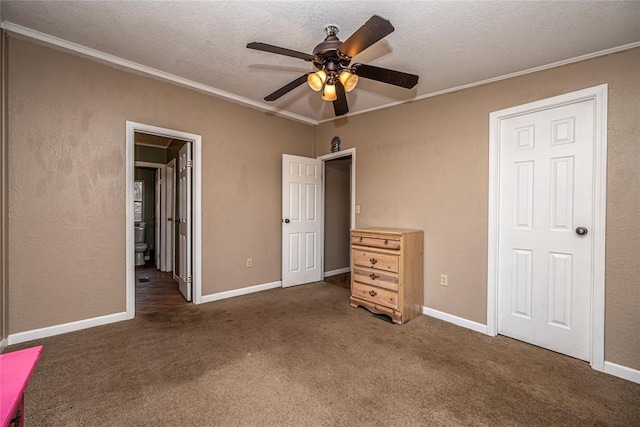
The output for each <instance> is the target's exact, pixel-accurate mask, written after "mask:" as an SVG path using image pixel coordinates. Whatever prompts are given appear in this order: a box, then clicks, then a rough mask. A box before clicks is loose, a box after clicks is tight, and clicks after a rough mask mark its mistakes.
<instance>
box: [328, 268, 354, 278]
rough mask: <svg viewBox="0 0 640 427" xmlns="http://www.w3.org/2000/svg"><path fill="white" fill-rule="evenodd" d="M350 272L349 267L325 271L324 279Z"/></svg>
mask: <svg viewBox="0 0 640 427" xmlns="http://www.w3.org/2000/svg"><path fill="white" fill-rule="evenodd" d="M350 271H351V267H344V268H338V269H337V270H331V271H325V272H324V277H325V278H327V277H331V276H337V275H338V274H343V273H349V272H350Z"/></svg>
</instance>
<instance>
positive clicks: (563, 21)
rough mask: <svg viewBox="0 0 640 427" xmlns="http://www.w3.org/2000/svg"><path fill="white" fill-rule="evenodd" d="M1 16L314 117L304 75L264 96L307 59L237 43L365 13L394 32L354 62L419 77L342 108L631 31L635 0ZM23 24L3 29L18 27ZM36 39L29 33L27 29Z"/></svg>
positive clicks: (452, 84) (525, 66) (100, 5)
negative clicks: (274, 95) (410, 85)
mask: <svg viewBox="0 0 640 427" xmlns="http://www.w3.org/2000/svg"><path fill="white" fill-rule="evenodd" d="M0 7H1V10H0V13H1V14H2V18H3V20H4V22H3V26H4V27H5V28H6V29H7V30H9V31H10V32H13V33H14V35H17V34H19V33H21V34H22V37H27V38H28V37H30V35H29V34H34V33H33V32H31V33H30V32H29V31H26V30H25V29H29V30H36V31H38V32H41V33H45V34H46V35H50V36H55V37H57V38H60V39H63V40H66V41H70V42H73V43H77V44H79V45H82V46H86V47H89V48H91V49H95V50H97V51H101V52H104V53H107V54H110V55H114V56H116V57H119V58H123V59H125V60H128V61H132V62H135V63H137V64H141V65H144V66H146V67H151V68H154V69H156V70H160V71H163V72H166V73H170V74H172V75H174V76H178V77H181V78H184V79H188V80H190V81H192V82H196V83H198V84H201V85H205V86H203V87H207V88H211V89H213V90H210V91H209V92H218V93H221V94H222V96H227V95H228V96H229V97H231V98H235V99H236V100H240V102H243V101H247V102H248V103H249V104H253V105H256V104H258V105H264V106H266V107H267V108H270V107H269V106H271V107H275V108H276V109H277V110H279V111H281V112H284V113H285V114H287V113H292V115H297V116H301V117H304V118H308V119H309V121H311V122H315V121H323V120H327V119H331V118H333V108H332V105H331V103H329V102H324V101H322V100H321V99H320V94H318V93H316V92H313V91H312V90H311V89H309V87H308V86H306V85H303V86H300V87H298V88H297V89H295V90H293V91H292V92H290V93H289V94H287V95H285V96H283V97H282V98H280V99H279V100H277V101H276V102H273V103H267V102H266V101H264V100H263V97H264V96H266V95H267V94H269V93H271V92H273V91H274V90H276V89H278V88H279V87H281V86H283V85H285V84H286V83H288V82H290V81H292V80H294V79H295V78H297V77H299V76H300V75H302V74H304V73H306V72H308V71H312V69H313V68H312V65H311V64H309V63H307V62H304V61H302V60H299V59H295V58H289V57H284V56H280V55H275V54H269V53H264V52H260V51H255V50H249V49H246V47H245V46H246V44H247V43H248V42H253V41H260V42H264V43H268V44H273V45H278V46H282V47H286V48H290V49H294V50H298V51H302V52H308V53H311V51H312V50H313V48H314V46H315V45H317V44H318V43H320V42H321V41H322V40H323V39H324V36H325V34H324V27H325V26H326V25H327V24H335V25H338V26H339V27H340V33H339V34H338V36H339V37H340V39H341V40H345V39H346V38H347V37H348V36H349V35H350V34H351V33H353V32H354V31H355V30H356V29H358V28H359V27H360V26H361V25H362V24H363V23H364V22H365V21H366V20H367V19H368V18H369V17H371V15H373V14H378V15H380V16H382V17H384V18H386V19H388V20H390V21H391V23H392V24H393V26H394V27H395V32H393V33H392V34H390V35H389V36H388V37H386V38H385V39H384V40H383V41H381V42H379V43H377V44H376V45H374V46H372V47H371V48H369V49H367V50H366V51H364V52H362V53H361V54H360V55H357V56H356V57H355V59H354V62H362V63H369V64H371V65H376V66H380V67H386V68H392V69H396V70H400V71H405V72H409V73H413V74H418V75H419V76H420V81H419V83H418V85H417V86H416V87H415V88H414V89H411V90H407V89H402V88H397V87H394V86H390V85H386V84H384V83H380V82H376V81H371V80H365V79H360V83H359V84H358V87H357V88H356V89H355V90H354V91H353V92H352V93H350V94H348V95H347V98H348V101H349V107H350V110H351V113H355V112H359V111H364V110H369V109H373V108H380V107H382V106H385V105H390V104H394V103H398V102H402V101H405V100H410V99H413V98H415V97H421V96H426V95H428V94H433V93H436V92H441V91H446V90H449V89H452V88H456V87H460V86H464V85H469V84H473V83H476V82H480V81H484V80H488V79H492V78H496V77H499V76H504V75H508V74H511V73H517V72H521V71H524V70H529V69H532V68H536V67H542V66H545V65H548V64H553V63H556V62H560V61H565V60H567V59H571V58H576V57H579V56H583V55H589V54H592V53H594V52H599V51H603V50H607V49H612V48H616V47H619V46H623V45H627V44H630V43H637V42H638V41H640V2H638V1H631V2H611V1H606V2H597V1H594V2H581V1H552V2H540V1H535V2H529V1H514V2H509V1H500V2H498V1H495V2H451V1H437V2H434V1H420V2H407V1H385V2H377V1H346V0H343V1H322V2H320V1H296V2H287V1H260V2H253V1H208V2H191V1H188V2H184V1H182V2H166V1H165V2H149V1H144V2H143V1H121V2H117V1H108V2H104V1H98V2H94V1H82V2H64V1H51V2H40V1H37V2H31V1H2V3H1V4H0ZM17 26H20V27H19V28H20V29H21V31H11V30H12V28H13V29H17V28H18V27H17ZM36 38H37V37H36Z"/></svg>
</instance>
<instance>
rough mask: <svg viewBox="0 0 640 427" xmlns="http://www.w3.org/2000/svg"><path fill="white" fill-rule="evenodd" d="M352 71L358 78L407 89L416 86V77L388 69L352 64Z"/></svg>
mask: <svg viewBox="0 0 640 427" xmlns="http://www.w3.org/2000/svg"><path fill="white" fill-rule="evenodd" d="M353 70H354V71H355V73H356V75H357V76H358V77H364V78H365V79H371V80H377V81H379V82H382V83H388V84H390V85H395V86H400V87H404V88H407V89H411V88H413V87H414V86H415V85H417V84H418V76H416V75H415V74H409V73H403V72H402V71H395V70H389V69H388V68H380V67H374V66H373V65H367V64H353Z"/></svg>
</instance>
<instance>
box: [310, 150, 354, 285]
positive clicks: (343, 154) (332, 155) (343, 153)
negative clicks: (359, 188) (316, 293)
mask: <svg viewBox="0 0 640 427" xmlns="http://www.w3.org/2000/svg"><path fill="white" fill-rule="evenodd" d="M343 157H351V171H350V175H351V178H350V179H351V188H350V194H349V197H350V201H349V203H350V204H351V205H350V207H349V209H350V218H351V228H356V148H355V147H352V148H347V149H344V150H342V151H336V152H335V153H329V154H325V155H322V156H318V160H320V161H321V162H322V192H321V196H320V200H321V207H320V209H321V210H322V218H323V219H322V226H321V228H320V229H321V237H320V242H321V243H322V245H321V246H322V247H321V248H320V250H321V251H322V254H323V255H322V258H321V261H320V269H321V270H322V271H323V272H324V244H325V241H324V239H325V237H324V217H325V191H326V187H327V185H326V179H327V174H326V172H325V166H326V162H328V161H330V160H334V159H340V158H343ZM351 257H352V254H351V248H349V265H351V261H352V260H351ZM349 271H351V267H349ZM324 277H326V273H323V276H322V278H323V279H324Z"/></svg>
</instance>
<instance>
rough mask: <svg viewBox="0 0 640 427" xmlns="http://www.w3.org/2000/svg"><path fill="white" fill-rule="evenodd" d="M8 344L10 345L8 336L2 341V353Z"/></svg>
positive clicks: (0, 345) (0, 349)
mask: <svg viewBox="0 0 640 427" xmlns="http://www.w3.org/2000/svg"><path fill="white" fill-rule="evenodd" d="M8 345H9V341H8V340H7V338H5V339H3V340H2V341H0V353H2V352H3V351H4V349H5V348H7V346H8Z"/></svg>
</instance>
